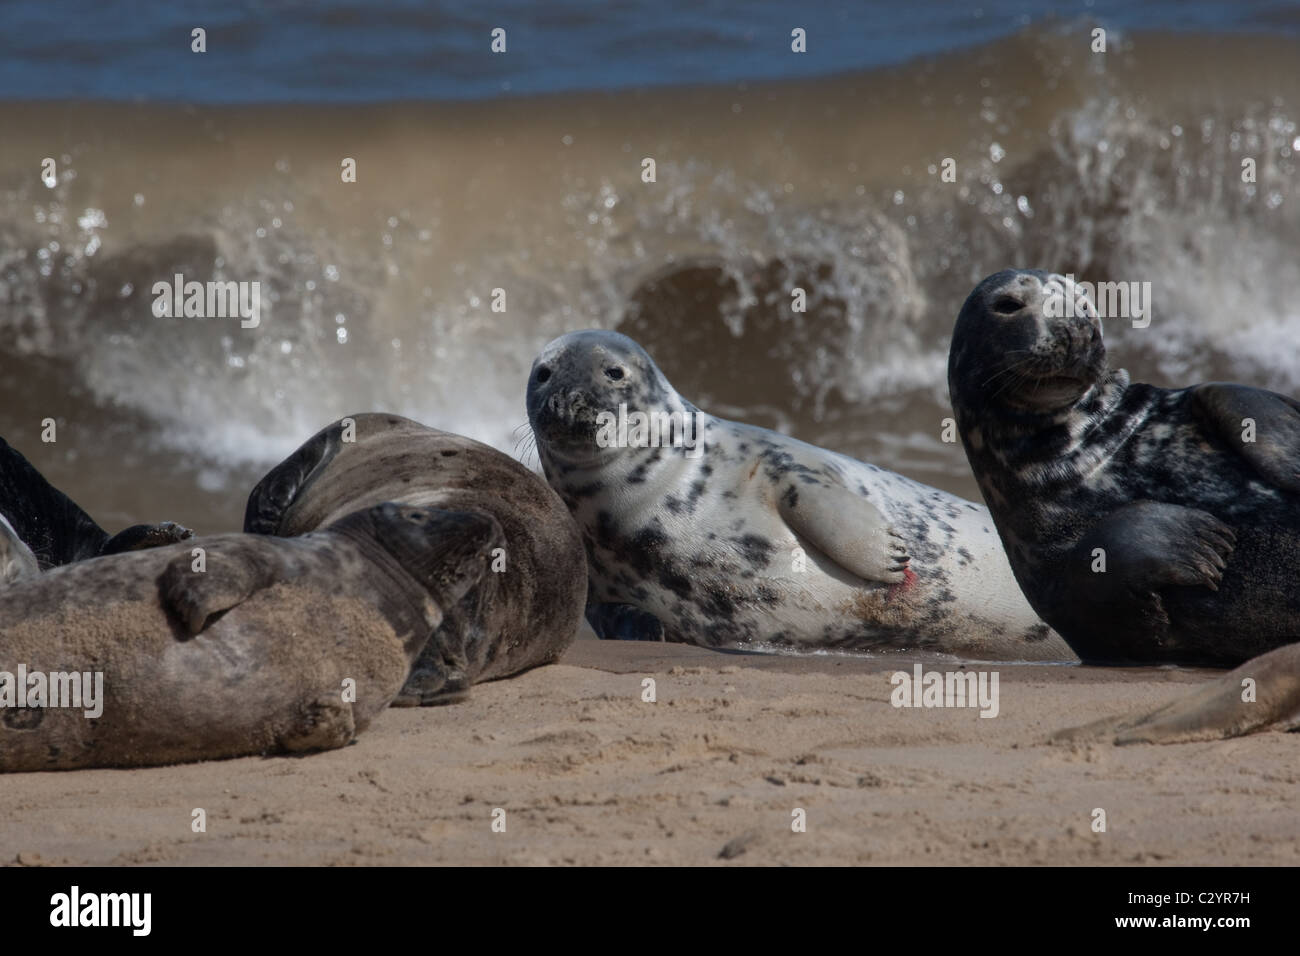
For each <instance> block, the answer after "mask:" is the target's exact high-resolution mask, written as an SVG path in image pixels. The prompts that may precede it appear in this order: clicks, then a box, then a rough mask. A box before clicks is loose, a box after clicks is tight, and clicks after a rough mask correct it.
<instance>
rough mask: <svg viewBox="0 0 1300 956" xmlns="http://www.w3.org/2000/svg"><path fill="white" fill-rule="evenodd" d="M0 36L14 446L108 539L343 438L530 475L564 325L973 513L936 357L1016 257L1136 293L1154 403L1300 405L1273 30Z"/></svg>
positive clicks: (507, 10)
mask: <svg viewBox="0 0 1300 956" xmlns="http://www.w3.org/2000/svg"><path fill="white" fill-rule="evenodd" d="M0 27H2V28H0V435H3V437H4V438H6V439H7V440H8V441H9V442H10V443H11V444H13V445H14V446H15V447H17V448H18V449H19V450H20V451H22V452H23V453H24V454H26V455H27V456H28V457H29V458H30V459H31V460H32V462H33V463H34V464H35V465H36V466H37V467H38V468H39V469H41V471H42V472H44V473H45V474H46V475H47V476H48V477H49V478H50V479H51V481H53V482H54V483H55V484H56V485H57V486H59V487H60V488H62V489H63V490H65V491H66V492H67V493H68V494H70V495H71V496H72V497H73V498H74V499H75V500H77V501H78V502H79V503H80V504H81V505H82V506H83V507H85V508H86V509H87V510H88V511H89V512H90V513H91V514H92V515H93V516H94V517H95V518H97V519H98V520H99V521H100V522H101V524H103V525H104V526H105V527H106V528H108V529H109V530H110V531H115V530H118V529H119V528H120V527H122V526H125V525H127V524H131V523H134V522H137V521H154V520H161V519H170V520H174V521H179V522H181V523H183V524H186V525H188V526H190V527H193V528H195V529H197V530H199V531H201V532H218V531H226V530H234V529H237V528H238V527H239V525H240V522H241V519H242V514H243V504H244V498H245V496H246V495H247V492H248V491H249V489H251V487H252V485H253V483H254V482H255V481H256V480H257V478H258V477H259V476H260V475H261V474H262V473H263V472H264V471H265V470H266V469H267V468H268V467H270V466H271V465H272V464H274V463H275V462H276V461H278V460H279V459H280V458H282V457H283V456H284V455H286V454H288V453H289V452H290V451H292V450H293V449H294V448H295V447H296V446H297V445H298V444H300V443H301V442H302V441H303V440H305V439H306V438H307V437H308V436H310V435H311V434H312V433H314V432H315V431H316V430H317V429H319V428H320V427H321V426H323V425H325V424H327V423H328V422H330V421H332V420H334V419H335V418H338V417H340V416H342V415H345V414H348V413H352V412H361V411H371V410H376V411H378V410H384V411H392V412H397V413H399V414H403V415H406V416H409V417H412V418H415V419H418V420H420V421H422V422H425V423H427V424H430V425H435V426H438V427H440V428H444V429H448V430H451V431H455V432H460V433H463V434H466V435H470V436H472V437H475V438H478V439H481V440H483V441H486V442H488V443H490V444H492V445H495V446H497V447H499V448H502V449H504V450H506V451H510V452H515V451H516V450H517V452H518V453H519V454H520V455H521V456H523V457H524V458H525V460H527V461H528V463H529V464H535V459H534V458H530V457H529V456H527V454H526V453H525V449H526V443H525V444H520V441H519V440H520V438H521V436H522V435H523V433H524V431H526V427H525V428H523V429H522V430H521V426H524V423H525V421H526V418H525V414H524V407H523V392H524V386H525V382H526V379H527V375H528V369H529V366H530V364H531V361H532V359H533V356H534V355H535V354H536V352H537V351H538V350H539V349H540V347H541V346H542V345H543V344H544V343H545V342H547V341H548V340H549V339H551V338H553V337H554V336H556V335H559V334H561V333H563V332H565V331H569V330H573V329H579V328H588V327H603V328H617V329H619V330H621V331H623V332H626V333H627V334H629V335H631V336H633V337H634V338H636V339H637V340H638V341H640V342H641V343H642V344H643V345H644V346H645V347H646V348H647V349H648V350H649V352H650V353H651V355H652V356H654V357H655V359H656V360H657V361H658V362H659V364H660V365H661V366H662V368H663V369H664V370H665V372H666V373H667V375H668V376H669V378H670V379H671V380H672V381H673V383H674V384H675V385H676V386H677V387H678V389H679V390H680V391H681V392H682V393H683V394H684V395H686V396H687V397H689V398H690V399H691V400H693V401H694V402H695V403H696V404H697V405H699V406H701V407H702V408H704V409H706V410H708V411H710V412H713V413H715V414H720V415H723V416H726V417H733V418H739V419H743V420H747V421H752V422H755V423H757V424H761V425H765V426H769V427H774V428H778V429H780V430H782V431H786V432H789V433H791V434H794V435H797V436H798V437H800V438H803V439H805V440H807V441H811V442H814V443H817V444H821V445H824V446H827V447H831V448H834V449H836V450H839V451H842V452H845V453H847V454H850V455H854V456H855V457H859V458H863V459H865V460H868V461H871V462H874V463H876V464H879V465H882V466H884V467H887V468H890V469H894V470H897V471H901V472H903V473H905V474H908V475H910V476H912V477H915V478H918V479H920V480H922V481H925V482H928V483H930V484H934V485H936V486H939V487H942V488H945V489H947V490H950V491H954V492H956V493H958V494H962V495H965V496H967V497H970V498H975V499H978V497H979V493H978V490H977V489H976V487H975V483H974V481H973V479H972V478H971V476H970V473H969V468H968V466H967V464H966V460H965V457H964V454H963V452H962V449H961V447H960V445H958V444H948V443H944V442H943V441H941V440H940V434H941V425H942V421H943V419H944V418H945V417H946V416H947V415H948V414H949V413H950V412H949V407H948V396H947V383H946V356H947V346H948V341H949V335H950V332H951V328H952V323H953V320H954V319H955V317H956V314H957V310H958V308H959V307H960V305H961V303H962V301H963V299H964V298H965V296H966V294H967V293H968V292H969V291H970V289H971V287H972V286H973V285H974V284H975V283H976V282H977V281H978V280H979V279H980V278H981V277H983V276H984V275H986V274H988V273H991V272H994V271H997V270H998V269H1001V268H1004V267H1011V266H1019V267H1037V268H1047V269H1052V270H1055V271H1059V272H1069V273H1073V274H1074V275H1075V276H1076V277H1077V278H1079V279H1080V280H1087V281H1093V282H1099V281H1131V282H1149V283H1150V288H1151V297H1152V298H1151V314H1150V318H1151V322H1150V324H1149V325H1148V326H1147V327H1145V328H1137V327H1133V326H1132V324H1130V323H1125V322H1122V321H1111V322H1108V324H1107V326H1106V335H1107V342H1108V347H1109V350H1110V354H1111V360H1112V363H1113V364H1115V365H1118V366H1123V367H1126V368H1128V369H1129V370H1130V371H1131V372H1132V373H1133V375H1134V377H1135V378H1136V379H1138V380H1147V381H1153V382H1155V383H1157V384H1160V385H1174V386H1176V385H1182V384H1191V383H1194V382H1198V381H1205V380H1213V379H1232V380H1239V381H1243V382H1247V383H1250V384H1254V385H1259V386H1263V387H1267V388H1272V389H1276V390H1279V391H1283V392H1287V393H1289V394H1297V393H1300V347H1298V343H1300V255H1298V254H1297V250H1300V128H1298V127H1297V123H1298V122H1300V7H1298V6H1297V5H1296V4H1292V3H1277V2H1271V3H1266V2H1240V3H1206V2H1180V3H1175V2H1152V3H1140V4H1135V3H1131V2H1126V3H1118V2H1114V3H1112V2H1095V3H1092V4H1085V3H1079V4H1053V3H1031V2H982V3H978V4H948V3H938V2H930V0H925V2H914V3H911V4H906V5H900V4H868V3H821V2H804V3H798V4H796V3H789V2H786V3H776V2H765V0H762V2H760V0H754V2H748V3H731V4H723V3H708V2H705V3H687V2H685V0H671V2H655V3H650V2H645V0H617V2H607V3H585V2H582V3H580V2H576V0H562V2H548V3H525V2H519V0H513V2H504V3H485V4H473V5H470V4H451V3H443V2H439V3H414V2H395V3H374V4H369V3H359V2H333V0H331V2H323V3H305V2H301V3H300V2H259V3H243V4H240V3H225V4H221V5H206V4H195V3H184V2H176V3H159V2H135V3H123V4H91V3H88V2H87V3H81V4H70V3H57V2H54V3H40V2H27V0H21V2H12V3H7V4H5V5H3V6H0ZM196 27H201V28H203V29H204V30H206V37H205V39H206V52H204V53H195V52H192V50H191V43H192V39H191V31H192V30H193V29H194V28H196ZM498 27H499V28H501V29H504V30H505V43H506V50H505V52H504V53H492V52H491V49H490V44H491V42H492V38H491V32H492V30H493V29H495V28H498ZM795 28H800V29H803V30H804V31H806V48H807V52H805V53H794V52H792V50H791V42H792V40H791V31H792V30H794V29H795ZM1095 28H1102V29H1104V30H1105V31H1106V42H1107V50H1106V52H1105V53H1095V52H1093V51H1092V49H1091V47H1092V45H1093V42H1094V40H1093V33H1092V31H1093V30H1094V29H1095ZM47 158H48V159H52V160H54V164H53V166H54V170H53V172H52V174H49V175H47V174H46V170H45V168H43V161H44V160H45V159H47ZM345 159H352V160H355V163H356V181H355V182H343V181H342V177H341V175H340V170H341V164H342V162H343V161H344V160H345ZM646 159H653V160H654V163H655V181H654V182H645V181H644V180H643V176H642V173H643V168H644V166H643V164H644V160H646ZM945 160H952V161H953V164H952V167H951V168H952V170H953V175H952V176H951V177H944V175H943V170H944V169H945V168H946V164H945ZM1243 160H1250V161H1252V166H1253V177H1252V178H1253V180H1254V181H1253V182H1246V181H1243V175H1242V172H1243ZM947 178H950V179H951V180H952V181H946V179H947ZM177 273H180V274H183V275H184V276H185V278H186V279H187V280H188V279H195V280H198V281H208V280H220V281H235V282H257V283H259V286H260V289H261V301H262V313H261V316H260V322H259V324H258V325H257V327H256V328H243V327H241V323H240V321H239V320H238V319H237V318H225V319H223V318H209V319H198V318H177V317H159V316H156V315H155V314H154V312H153V310H152V308H151V306H152V304H153V302H154V299H155V295H154V294H153V292H152V289H153V287H154V285H155V284H156V283H158V282H160V281H163V282H168V283H170V282H171V281H172V277H173V276H174V275H175V274H177ZM795 286H798V287H800V288H803V289H804V290H806V292H807V302H808V306H807V311H806V312H805V313H796V312H794V311H793V310H792V309H791V296H790V290H791V288H793V287H795ZM494 290H501V293H497V292H495V291H494ZM502 293H503V294H502ZM502 299H504V305H505V310H504V311H496V310H494V308H493V305H494V303H496V304H498V305H499V304H500V303H501V301H502ZM47 419H53V420H54V421H55V424H56V435H57V440H56V441H54V442H43V441H42V432H43V431H48V430H47V429H46V428H45V427H44V426H43V422H45V421H46V420H47Z"/></svg>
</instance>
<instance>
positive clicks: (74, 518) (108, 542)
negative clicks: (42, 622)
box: [0, 438, 194, 585]
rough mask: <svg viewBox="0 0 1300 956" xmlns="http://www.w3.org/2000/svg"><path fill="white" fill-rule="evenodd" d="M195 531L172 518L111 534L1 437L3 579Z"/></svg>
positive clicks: (3, 581) (161, 542)
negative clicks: (171, 519)
mask: <svg viewBox="0 0 1300 956" xmlns="http://www.w3.org/2000/svg"><path fill="white" fill-rule="evenodd" d="M193 536H194V532H193V531H191V530H190V529H189V528H185V527H182V526H181V525H178V524H176V523H175V522H173V521H162V522H159V523H158V524H137V525H132V526H131V527H129V528H127V529H125V530H124V531H119V532H118V533H117V534H115V535H111V536H110V535H109V533H108V532H107V531H105V530H104V529H103V528H101V527H100V526H99V525H98V524H96V523H95V520H94V519H93V518H91V517H90V515H88V514H86V512H85V511H83V510H82V509H81V508H80V507H78V506H77V503H76V502H74V501H73V500H72V499H71V498H69V497H68V496H67V495H65V494H64V493H63V492H61V491H59V489H57V488H55V487H54V486H53V485H51V484H50V483H49V482H48V481H46V480H45V476H43V475H42V474H41V473H40V472H39V471H37V470H36V468H35V467H34V466H33V465H32V463H31V462H29V461H28V460H27V459H26V458H24V457H23V455H22V454H21V453H20V452H19V451H18V450H17V449H15V448H14V447H13V446H12V445H10V444H9V443H8V442H6V441H5V440H4V439H3V438H0V585H3V584H6V583H9V582H11V581H13V580H15V579H16V578H18V577H19V576H20V575H23V574H30V573H34V572H35V571H45V570H48V569H49V568H54V567H59V566H61V565H64V564H70V563H71V562H73V561H84V560H85V559H87V558H95V557H99V556H100V555H105V554H121V553H123V552H125V551H139V550H141V549H143V548H157V547H161V546H163V545H168V544H175V543H176V542H178V541H184V540H185V539H187V538H192V537H193Z"/></svg>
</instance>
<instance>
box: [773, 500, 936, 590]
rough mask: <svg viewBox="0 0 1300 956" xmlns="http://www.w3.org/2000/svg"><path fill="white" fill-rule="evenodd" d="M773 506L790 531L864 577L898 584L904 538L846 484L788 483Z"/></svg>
mask: <svg viewBox="0 0 1300 956" xmlns="http://www.w3.org/2000/svg"><path fill="white" fill-rule="evenodd" d="M777 510H778V512H779V513H780V515H781V517H782V519H784V521H785V523H786V524H787V525H788V526H789V527H790V530H792V531H794V532H795V533H796V534H798V535H800V536H801V537H803V538H806V539H807V540H808V541H809V542H810V543H811V544H812V545H813V546H814V547H816V548H817V550H818V551H820V552H822V554H824V555H826V557H828V558H830V559H831V560H832V561H834V562H835V563H836V564H838V565H839V566H840V567H842V568H844V570H846V571H848V572H850V573H851V574H854V575H857V576H858V577H860V578H862V579H863V580H864V581H879V582H882V583H884V584H902V583H903V581H904V578H905V574H906V571H907V566H908V562H909V561H910V560H911V559H910V558H909V557H908V554H907V549H906V547H905V546H904V544H903V538H902V536H901V535H899V533H898V532H897V531H895V530H894V528H893V527H891V526H890V524H889V522H888V520H886V518H885V516H884V515H883V514H881V513H880V511H879V509H877V508H876V506H875V505H873V504H872V503H871V502H870V501H868V500H867V499H866V498H863V497H862V496H861V495H856V494H854V493H853V492H851V491H849V490H848V489H847V488H839V487H835V486H827V485H805V486H801V487H800V486H795V485H791V486H790V487H789V488H787V489H786V490H785V491H784V492H783V493H782V494H781V499H780V502H779V503H778V505H777Z"/></svg>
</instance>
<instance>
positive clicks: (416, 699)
mask: <svg viewBox="0 0 1300 956" xmlns="http://www.w3.org/2000/svg"><path fill="white" fill-rule="evenodd" d="M481 601H482V592H481V591H480V590H478V589H475V590H473V591H471V592H470V593H469V594H468V595H466V596H465V597H464V598H463V599H462V600H461V602H460V603H459V604H457V605H456V606H455V607H452V608H449V609H448V610H447V611H446V612H445V613H444V614H443V618H442V623H441V624H440V625H438V628H437V629H436V630H435V631H434V632H433V634H432V635H431V636H430V638H429V641H428V643H426V644H425V645H424V649H423V650H422V651H421V652H420V656H419V657H418V658H416V661H415V663H414V664H413V665H412V666H411V673H410V675H409V676H408V677H407V678H406V683H405V684H403V685H402V690H401V693H399V694H398V695H397V696H396V697H394V698H393V702H392V704H391V706H393V707H435V706H440V705H442V704H456V703H459V702H460V701H463V700H465V699H466V698H467V697H469V689H470V686H471V685H472V684H473V681H472V680H471V679H470V676H469V673H470V665H469V655H468V654H467V653H466V647H467V646H468V645H470V644H471V643H475V642H477V641H479V640H481V639H482V637H483V635H482V633H481V632H480V629H479V627H478V624H477V622H478V620H479V615H480V614H481V613H482V610H481V607H480V604H481Z"/></svg>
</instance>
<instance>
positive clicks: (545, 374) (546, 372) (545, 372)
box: [537, 365, 551, 385]
mask: <svg viewBox="0 0 1300 956" xmlns="http://www.w3.org/2000/svg"><path fill="white" fill-rule="evenodd" d="M550 377H551V370H550V369H549V368H547V367H546V366H545V365H543V366H542V367H541V368H539V369H538V370H537V384H538V385H540V384H542V382H544V381H546V380H547V379H548V378H550Z"/></svg>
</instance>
